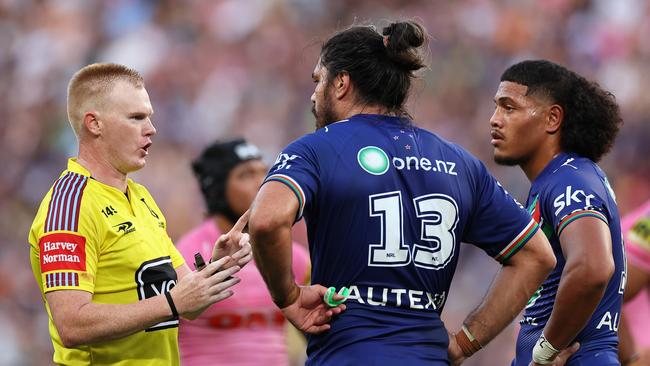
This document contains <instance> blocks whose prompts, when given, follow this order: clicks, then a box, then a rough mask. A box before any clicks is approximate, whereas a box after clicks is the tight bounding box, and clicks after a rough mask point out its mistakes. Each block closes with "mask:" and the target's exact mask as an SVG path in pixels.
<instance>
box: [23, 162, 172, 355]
mask: <svg viewBox="0 0 650 366" xmlns="http://www.w3.org/2000/svg"><path fill="white" fill-rule="evenodd" d="M127 193H128V197H127V195H125V194H124V193H123V192H121V191H120V190H118V189H117V188H114V187H111V186H108V185H105V184H103V183H100V182H98V181H96V180H94V179H93V178H92V177H91V176H90V173H89V172H88V170H86V169H85V168H84V167H82V166H81V165H79V164H78V163H77V162H76V160H75V159H70V160H69V161H68V169H67V170H65V171H64V172H63V173H62V174H61V176H60V177H59V179H58V180H57V181H56V182H55V183H54V185H53V186H52V188H51V189H50V191H49V192H48V193H47V195H46V196H45V198H44V199H43V201H42V202H41V205H40V207H39V209H38V213H37V214H36V218H35V219H34V223H33V224H32V227H31V230H30V232H29V243H30V259H31V265H32V271H33V272H34V276H35V277H36V281H37V282H38V286H39V287H40V289H41V293H42V294H43V301H44V302H45V308H46V309H47V313H48V317H49V328H50V336H51V338H52V343H53V345H54V362H55V363H57V364H62V365H178V364H179V354H178V320H173V319H170V320H168V321H164V322H161V323H159V324H157V325H154V326H152V327H150V328H149V329H147V330H144V331H141V332H138V333H135V334H132V335H130V336H128V337H124V338H121V339H118V340H114V341H107V342H102V343H96V344H92V345H87V346H80V347H77V348H65V347H64V346H63V344H62V343H61V339H60V337H59V334H58V332H57V330H56V327H55V326H54V323H53V321H52V314H51V312H50V308H49V305H48V304H47V301H46V300H45V293H48V292H50V291H56V290H81V291H88V292H90V293H92V294H93V296H92V301H93V302H95V303H105V304H127V303H133V302H137V301H139V300H142V299H145V298H149V297H152V296H156V295H159V294H161V293H163V292H166V291H169V290H170V289H171V288H172V287H173V286H174V285H175V284H176V279H177V277H176V271H175V270H174V269H175V268H177V267H178V266H180V265H182V264H183V263H184V260H183V257H182V256H181V255H180V253H179V252H178V251H177V250H176V248H175V247H174V244H173V243H172V241H171V239H170V238H169V236H168V235H167V230H166V225H167V224H166V221H165V217H164V216H163V215H162V213H161V211H160V209H159V208H158V206H157V205H156V203H155V202H154V200H153V198H152V197H151V195H150V194H149V192H148V191H147V189H146V188H144V187H143V186H142V185H139V184H137V183H135V182H133V181H132V180H130V179H129V181H128V188H127Z"/></svg>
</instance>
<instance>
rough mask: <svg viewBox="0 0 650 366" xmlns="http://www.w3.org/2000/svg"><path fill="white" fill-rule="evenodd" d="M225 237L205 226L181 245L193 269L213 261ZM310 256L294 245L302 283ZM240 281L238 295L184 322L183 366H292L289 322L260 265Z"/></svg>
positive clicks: (249, 267)
mask: <svg viewBox="0 0 650 366" xmlns="http://www.w3.org/2000/svg"><path fill="white" fill-rule="evenodd" d="M219 235H220V233H219V230H218V229H217V226H216V224H215V222H214V220H212V219H209V220H206V221H205V222H204V223H203V224H201V225H200V226H199V227H197V228H196V229H194V230H193V231H191V232H189V233H188V234H187V235H185V236H184V237H183V238H181V240H180V241H179V243H178V245H177V247H178V250H179V251H180V252H181V254H182V255H183V257H184V258H185V260H186V261H187V263H188V265H189V266H190V268H193V263H194V254H195V253H196V252H200V253H201V255H202V256H203V258H205V259H206V261H207V259H208V258H210V257H211V256H212V247H213V246H214V242H215V241H216V240H217V238H218V237H219ZM308 270H309V255H308V253H307V250H306V249H305V248H304V247H302V246H301V245H299V244H295V243H294V245H293V273H294V274H295V276H296V280H297V281H301V282H305V281H306V280H307V276H309V272H308ZM236 276H237V277H239V278H241V282H240V283H239V284H237V285H236V286H235V287H234V291H235V294H234V295H233V296H232V297H230V298H228V299H226V300H224V301H221V302H218V303H216V304H214V305H212V306H211V307H210V308H208V309H207V310H206V311H205V312H204V313H203V314H201V316H200V317H199V318H197V319H195V320H193V321H187V320H182V319H181V323H180V326H179V331H178V340H179V347H180V352H181V364H182V365H184V366H199V365H287V364H288V363H289V361H288V357H287V347H286V327H285V326H286V319H285V318H284V316H283V315H282V313H281V312H280V310H279V309H278V308H277V307H276V306H275V304H274V303H273V301H272V300H271V296H270V295H269V292H268V290H267V288H266V285H265V283H264V280H263V279H262V276H261V275H260V273H259V271H258V270H257V267H256V266H255V262H254V261H251V262H250V263H248V264H247V265H246V266H245V267H244V268H242V270H241V271H239V273H237V274H236Z"/></svg>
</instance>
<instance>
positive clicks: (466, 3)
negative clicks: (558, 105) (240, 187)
mask: <svg viewBox="0 0 650 366" xmlns="http://www.w3.org/2000/svg"><path fill="white" fill-rule="evenodd" d="M411 17H417V18H418V19H419V20H420V21H421V22H422V23H423V24H424V25H425V26H426V27H427V28H428V31H429V33H430V34H431V36H432V41H431V43H430V45H429V50H428V53H429V58H428V60H429V64H430V68H429V69H427V70H424V71H423V72H421V73H420V74H419V76H420V79H419V80H418V81H417V82H416V83H415V86H414V88H413V91H412V96H411V98H410V101H409V110H410V112H411V114H412V115H413V116H414V117H415V120H416V123H417V124H418V125H419V126H421V127H424V128H428V129H431V130H433V131H435V132H437V133H438V134H440V135H441V136H442V137H444V138H447V139H450V140H452V141H454V142H457V143H460V144H461V145H463V146H464V147H465V148H467V149H468V150H469V151H471V152H472V153H474V154H476V155H477V156H479V157H480V158H481V159H482V160H483V161H485V162H486V163H488V166H489V167H490V169H491V170H492V172H493V173H494V174H495V175H496V176H497V178H499V179H500V181H501V182H502V183H503V185H504V186H506V187H507V188H508V189H509V191H510V192H511V193H512V194H513V195H515V196H516V197H518V198H520V199H525V197H526V193H527V189H528V182H527V181H526V180H525V177H524V176H523V174H522V173H520V172H519V169H515V168H504V167H497V166H495V165H494V164H493V163H492V155H491V146H490V144H489V139H490V137H489V124H488V120H489V118H490V116H491V114H492V109H493V95H494V92H495V90H496V87H497V85H498V78H499V76H500V74H501V72H502V71H503V70H504V69H505V68H506V67H507V66H509V65H510V64H512V63H514V62H516V61H519V60H522V59H526V58H545V59H549V60H552V61H555V62H558V63H561V64H564V65H566V66H568V67H569V68H571V69H573V70H575V71H578V72H579V73H581V74H583V75H584V76H586V77H588V78H590V79H595V80H597V81H598V82H599V83H600V84H601V85H603V86H604V87H605V89H608V90H610V91H612V92H613V93H614V94H615V95H616V97H617V100H618V102H619V104H620V106H621V108H622V111H623V116H624V121H625V124H624V126H623V128H622V130H621V133H620V135H619V138H618V140H617V142H616V145H615V146H614V149H613V151H612V153H610V154H609V155H608V156H607V157H606V158H605V159H604V160H603V161H602V163H601V167H602V168H603V169H604V170H605V171H606V172H607V173H608V175H609V178H610V182H611V183H612V185H613V187H614V190H615V192H616V194H617V196H618V203H619V208H620V210H621V212H623V213H625V212H627V211H629V210H631V209H632V208H634V206H635V205H637V204H640V203H641V202H642V201H643V200H645V199H647V198H649V197H650V180H649V178H650V162H649V159H648V156H650V123H649V122H650V121H649V119H650V93H647V92H646V90H645V89H644V86H643V85H646V86H647V85H650V42H648V39H650V5H649V4H648V3H647V1H645V0H616V1H611V0H498V1H492V0H463V1H445V0H426V1H424V0H423V1H406V0H356V1H345V0H215V1H207V0H205V1H203V0H186V1H171V0H170V1H153V0H148V1H146V0H142V1H135V0H111V1H99V0H65V1H44V0H39V1H37V0H0V74H1V77H0V100H1V103H0V159H1V161H2V168H1V169H0V233H1V235H0V332H1V333H2V341H0V365H43V364H48V363H50V362H51V361H50V360H51V354H52V348H51V344H50V341H49V336H48V333H47V316H46V314H45V312H44V310H43V304H42V302H41V300H40V298H39V293H38V289H37V287H36V283H35V281H34V279H33V276H32V273H31V269H30V266H29V259H28V243H27V233H28V229H29V226H30V224H31V222H32V219H33V216H34V214H35V212H36V208H37V205H38V204H39V202H40V200H41V199H42V197H43V195H44V194H45V193H46V191H47V189H48V188H49V187H50V185H51V184H52V182H53V181H54V180H55V179H56V177H58V174H59V173H60V171H61V170H62V169H64V168H65V163H66V159H67V158H68V157H69V156H74V155H75V154H76V142H75V137H74V135H73V133H72V131H71V129H70V128H69V126H68V122H67V117H66V108H65V99H66V86H67V81H68V80H69V78H70V77H71V76H72V74H73V73H74V72H75V71H76V70H78V69H79V68H80V67H82V66H84V65H86V64H88V63H92V62H100V61H101V62H108V61H110V62H118V63H123V64H126V65H128V66H131V67H133V68H135V69H137V70H138V71H140V72H141V73H142V74H143V75H144V78H145V82H146V87H147V89H148V91H149V94H150V96H151V101H152V103H153V106H154V110H155V114H154V117H153V119H154V123H155V125H156V128H157V130H158V134H157V136H156V137H155V138H154V144H153V147H152V148H151V149H150V153H151V154H150V157H149V160H148V165H147V167H146V168H145V169H143V170H142V171H141V172H138V173H137V174H135V176H134V178H135V179H136V180H137V181H139V182H141V183H143V184H145V185H146V186H147V187H148V188H149V190H150V191H151V192H152V194H153V195H154V197H155V198H156V200H157V201H158V204H159V206H160V207H161V208H162V209H163V211H164V213H165V215H166V217H167V220H168V223H169V226H168V227H169V233H170V235H171V236H172V238H173V239H177V238H178V237H179V236H180V235H181V234H183V233H184V232H185V231H186V230H188V229H189V228H190V227H192V226H193V225H196V224H197V223H199V222H200V220H201V219H202V216H203V213H202V212H203V207H202V203H201V200H200V195H199V190H198V187H197V186H196V184H195V180H194V178H193V177H192V174H191V171H190V168H189V161H190V160H191V159H192V158H193V157H195V156H196V155H197V154H198V152H199V151H200V149H201V148H202V147H204V146H205V145H206V144H208V143H210V142H211V141H213V140H214V139H224V138H229V137H234V136H244V137H246V138H247V139H248V140H249V141H251V142H253V143H255V144H257V145H258V146H259V147H260V148H261V149H262V151H263V152H264V155H265V157H266V159H267V161H268V162H272V161H273V160H274V159H275V156H276V155H277V154H278V152H279V151H280V150H281V148H282V147H283V146H284V145H286V144H287V143H288V142H290V141H292V140H293V139H295V138H297V137H298V136H300V135H302V134H304V133H308V132H310V131H312V130H313V129H314V120H313V117H312V115H311V112H310V110H311V103H310V101H309V97H310V95H311V93H312V91H313V87H314V85H313V84H312V80H311V77H310V75H311V71H312V70H313V67H314V64H315V62H316V61H317V58H318V51H319V49H320V45H321V43H322V41H323V39H325V38H326V37H328V36H329V35H331V34H332V33H333V32H334V31H335V30H337V29H342V28H344V27H346V26H348V25H350V24H352V23H357V24H366V23H368V22H372V23H373V24H375V25H377V26H378V27H379V29H381V27H382V26H385V25H387V24H388V22H389V21H390V20H394V19H403V18H411ZM302 241H303V242H304V241H305V238H304V236H303V237H302ZM496 269H497V265H496V264H495V263H494V261H493V260H492V259H491V258H488V257H486V256H485V255H484V254H483V253H482V252H480V251H477V250H475V249H473V248H469V246H467V248H464V255H463V259H462V261H461V264H460V266H459V268H458V271H457V276H456V278H455V281H454V284H453V288H452V291H451V296H450V298H449V301H448V303H447V305H446V309H445V316H444V319H445V320H446V322H447V323H448V324H450V326H451V327H452V328H457V327H458V326H459V324H460V322H461V321H462V319H463V317H464V315H465V314H466V313H467V312H469V311H470V310H471V309H472V308H473V307H474V306H476V305H477V303H478V301H479V300H480V298H481V297H482V295H483V294H484V293H485V292H486V291H487V287H488V286H489V279H491V278H492V274H493V273H494V271H495V270H496ZM513 327H514V325H513ZM513 327H510V328H509V329H508V330H507V331H506V332H505V333H504V334H503V335H501V336H500V337H499V338H498V339H496V340H495V341H494V342H493V343H492V344H491V345H489V346H488V347H487V349H486V350H484V351H481V352H480V353H479V354H477V355H476V356H475V357H474V358H472V359H471V360H470V361H469V362H467V365H470V366H471V365H493V364H506V363H508V360H509V359H510V358H511V357H512V355H513V353H514V352H513V343H514V335H513Z"/></svg>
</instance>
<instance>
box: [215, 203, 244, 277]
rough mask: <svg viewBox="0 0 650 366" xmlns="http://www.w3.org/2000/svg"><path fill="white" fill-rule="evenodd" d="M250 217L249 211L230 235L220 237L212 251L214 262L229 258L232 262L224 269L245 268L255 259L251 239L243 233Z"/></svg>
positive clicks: (242, 216) (231, 230) (225, 265)
mask: <svg viewBox="0 0 650 366" xmlns="http://www.w3.org/2000/svg"><path fill="white" fill-rule="evenodd" d="M249 215H250V210H247V211H246V212H244V214H243V215H241V217H240V218H239V220H237V222H236V223H235V225H234V226H233V227H232V229H230V231H229V232H228V233H226V234H223V235H221V236H219V238H218V239H217V241H216V242H215V243H214V248H213V249H212V261H217V260H219V259H221V258H223V257H226V256H228V257H230V258H231V260H229V261H228V262H226V264H224V267H223V268H230V267H232V266H239V267H243V266H245V265H246V263H248V262H250V261H251V259H253V249H252V247H251V243H250V237H249V236H248V234H247V233H244V232H243V231H244V228H245V227H246V225H247V224H248V217H249Z"/></svg>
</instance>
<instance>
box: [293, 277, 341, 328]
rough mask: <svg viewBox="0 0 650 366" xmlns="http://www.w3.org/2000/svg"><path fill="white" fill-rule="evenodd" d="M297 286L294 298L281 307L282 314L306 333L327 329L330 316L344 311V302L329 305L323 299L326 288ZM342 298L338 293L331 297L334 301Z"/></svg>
mask: <svg viewBox="0 0 650 366" xmlns="http://www.w3.org/2000/svg"><path fill="white" fill-rule="evenodd" d="M297 288H298V296H297V297H296V300H295V301H293V303H291V304H290V305H288V306H286V307H284V308H282V313H284V316H285V317H286V318H287V319H288V320H289V321H290V322H291V324H293V325H294V326H295V327H296V328H298V329H300V330H301V331H303V332H306V333H311V334H318V333H322V332H324V331H326V330H329V329H330V327H331V326H330V324H329V322H330V321H331V320H332V317H333V316H334V315H337V314H340V313H341V312H342V311H344V310H345V304H340V305H338V306H335V307H329V306H328V305H327V304H326V303H325V302H324V301H323V296H324V295H325V293H326V292H327V288H325V287H323V286H321V285H311V286H297ZM343 298H344V297H343V296H340V295H338V294H335V295H334V297H333V299H334V300H335V301H337V300H341V299H343Z"/></svg>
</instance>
